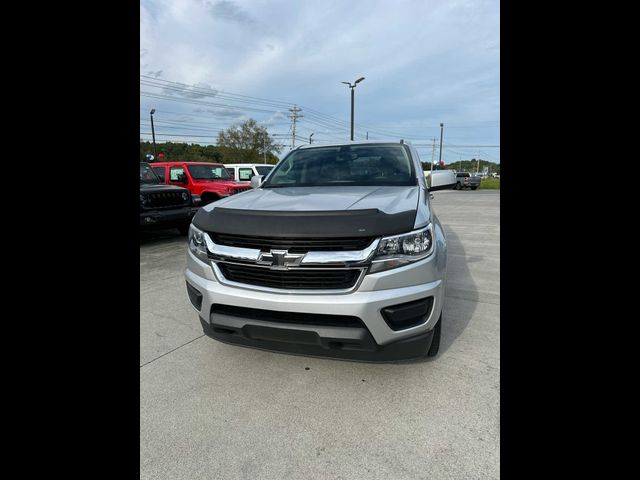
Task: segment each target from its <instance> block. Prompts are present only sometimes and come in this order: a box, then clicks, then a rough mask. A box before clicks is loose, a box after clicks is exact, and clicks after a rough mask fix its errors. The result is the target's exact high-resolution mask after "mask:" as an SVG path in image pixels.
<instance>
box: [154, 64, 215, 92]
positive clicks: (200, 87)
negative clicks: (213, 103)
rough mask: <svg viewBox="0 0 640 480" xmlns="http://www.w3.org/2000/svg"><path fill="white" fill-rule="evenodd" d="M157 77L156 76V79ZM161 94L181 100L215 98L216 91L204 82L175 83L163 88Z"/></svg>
mask: <svg viewBox="0 0 640 480" xmlns="http://www.w3.org/2000/svg"><path fill="white" fill-rule="evenodd" d="M159 72H160V73H162V70H159ZM158 76H159V75H158ZM158 76H156V78H157V77H158ZM162 93H163V94H164V95H171V96H176V97H182V98H206V97H215V96H216V95H217V94H218V91H217V90H216V89H214V88H211V85H209V84H207V83H204V82H198V83H196V84H195V85H188V84H186V83H178V82H176V83H174V84H171V85H167V86H165V87H163V88H162Z"/></svg>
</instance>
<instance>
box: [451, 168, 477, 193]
mask: <svg viewBox="0 0 640 480" xmlns="http://www.w3.org/2000/svg"><path fill="white" fill-rule="evenodd" d="M480 180H481V179H480V177H478V176H476V175H472V174H470V173H468V172H458V173H456V185H455V189H456V190H462V189H465V188H470V189H471V190H475V189H477V188H478V187H479V186H480Z"/></svg>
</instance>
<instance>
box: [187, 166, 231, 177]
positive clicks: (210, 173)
mask: <svg viewBox="0 0 640 480" xmlns="http://www.w3.org/2000/svg"><path fill="white" fill-rule="evenodd" d="M187 168H188V169H189V173H190V174H191V178H193V179H194V180H231V177H230V176H229V173H228V172H227V169H226V168H224V166H223V165H189V166H188V167H187Z"/></svg>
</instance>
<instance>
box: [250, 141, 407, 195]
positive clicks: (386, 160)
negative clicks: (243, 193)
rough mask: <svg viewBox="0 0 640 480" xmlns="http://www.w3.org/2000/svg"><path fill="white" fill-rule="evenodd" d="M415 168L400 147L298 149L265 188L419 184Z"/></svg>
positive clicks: (384, 145)
mask: <svg viewBox="0 0 640 480" xmlns="http://www.w3.org/2000/svg"><path fill="white" fill-rule="evenodd" d="M416 183H417V179H416V177H415V174H414V171H413V165H412V163H411V159H410V158H409V156H408V154H407V152H406V150H405V149H404V147H403V146H402V145H399V144H393V145H389V144H378V145H376V144H373V145H342V146H339V147H317V148H310V149H304V150H295V151H294V152H293V153H291V154H290V155H289V156H287V157H286V158H285V159H284V160H282V161H281V162H280V163H279V164H278V165H277V166H276V168H275V170H274V171H273V172H272V173H271V176H270V177H269V180H267V181H266V182H265V183H264V184H263V187H264V188H278V187H306V186H323V187H324V186H342V185H353V186H369V185H371V186H403V185H416Z"/></svg>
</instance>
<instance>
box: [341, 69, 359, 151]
mask: <svg viewBox="0 0 640 480" xmlns="http://www.w3.org/2000/svg"><path fill="white" fill-rule="evenodd" d="M362 80H364V77H360V78H359V79H358V80H356V81H355V82H353V85H351V82H342V83H344V84H345V85H348V86H349V88H350V89H351V141H352V142H353V110H354V109H353V105H354V93H353V89H354V88H356V85H357V84H358V83H360V82H361V81H362Z"/></svg>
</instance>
